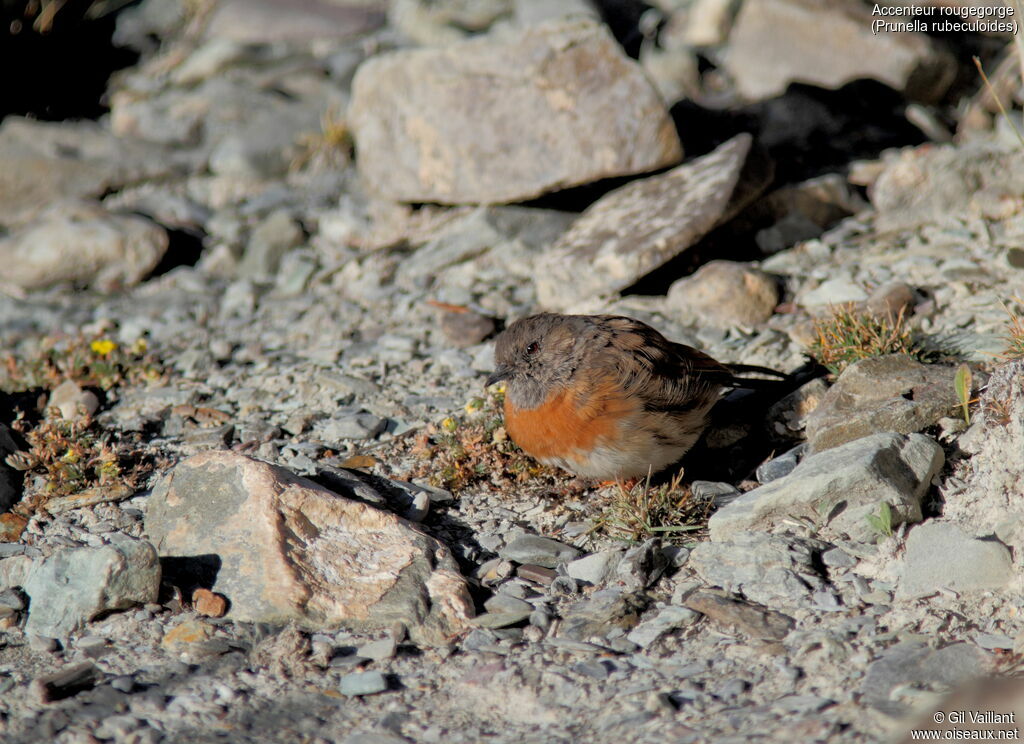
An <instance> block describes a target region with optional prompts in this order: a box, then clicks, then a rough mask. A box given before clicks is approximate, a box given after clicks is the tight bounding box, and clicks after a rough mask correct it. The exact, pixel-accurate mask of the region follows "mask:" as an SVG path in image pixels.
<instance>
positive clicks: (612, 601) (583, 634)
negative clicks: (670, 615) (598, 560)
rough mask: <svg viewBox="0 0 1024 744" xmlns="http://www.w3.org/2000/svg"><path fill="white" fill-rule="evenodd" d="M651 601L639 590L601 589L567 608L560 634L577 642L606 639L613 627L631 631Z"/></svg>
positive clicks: (559, 630)
mask: <svg viewBox="0 0 1024 744" xmlns="http://www.w3.org/2000/svg"><path fill="white" fill-rule="evenodd" d="M646 604H647V600H646V599H645V598H644V596H643V595H642V594H640V593H637V592H624V591H622V590H621V589H601V590H599V591H596V592H594V593H593V594H591V595H590V597H589V598H587V599H582V600H580V601H578V602H576V603H575V604H573V605H572V606H570V607H569V609H568V610H566V611H565V613H564V617H563V619H562V624H561V625H560V626H559V629H558V635H559V637H561V638H568V639H571V640H575V641H586V640H588V639H590V638H603V637H605V636H606V635H607V634H608V633H610V632H611V631H613V630H616V629H620V630H631V629H632V628H633V627H634V626H635V625H636V624H637V623H638V622H639V620H640V613H642V612H643V610H644V607H645V606H646Z"/></svg>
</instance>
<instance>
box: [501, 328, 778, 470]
mask: <svg viewBox="0 0 1024 744" xmlns="http://www.w3.org/2000/svg"><path fill="white" fill-rule="evenodd" d="M494 357H495V369H494V372H493V373H492V374H491V375H490V376H489V377H488V378H487V381H486V385H487V386H488V387H490V386H491V385H494V384H496V383H498V382H502V381H504V382H505V402H504V417H505V429H506V431H507V432H508V435H509V436H510V437H511V438H512V441H514V442H515V443H516V444H517V445H518V446H519V447H520V449H522V450H523V451H524V452H526V453H527V454H528V455H530V456H531V457H533V458H535V459H536V460H538V461H540V462H542V463H544V464H546V465H554V466H556V467H559V468H562V469H563V470H567V471H569V472H570V473H572V474H574V475H576V476H581V477H585V478H596V479H600V480H603V481H613V480H628V479H634V478H642V477H644V476H649V475H650V474H651V473H658V472H659V471H661V470H663V469H665V468H666V467H667V466H669V465H671V464H673V463H675V462H677V461H678V460H679V459H680V458H681V457H682V456H683V455H684V454H686V452H687V451H688V450H689V449H690V448H691V447H692V446H693V445H694V443H696V441H697V440H698V439H699V438H700V435H701V433H702V432H703V431H704V429H705V427H706V426H707V424H708V416H709V413H710V411H711V408H712V407H713V406H714V405H715V403H716V402H717V401H718V400H719V398H720V397H721V395H722V393H723V392H724V391H725V390H727V389H729V388H737V387H750V388H755V389H756V388H760V387H764V386H766V385H777V384H778V383H780V382H785V381H786V380H788V379H789V375H786V374H785V373H782V372H778V371H776V370H771V369H767V368H764V367H755V366H751V365H726V364H722V363H721V362H718V361H716V360H715V359H713V358H712V357H710V356H708V355H707V354H705V353H704V352H702V351H699V350H697V349H694V348H693V347H690V346H686V345H684V344H679V343H674V342H672V341H669V340H668V339H667V338H665V336H663V335H662V334H661V333H659V332H658V331H657V330H655V329H654V328H652V327H651V326H649V325H647V324H646V323H643V322H642V321H639V320H635V319H633V318H628V317H625V316H621V315H561V314H556V313H540V314H537V315H531V316H529V317H525V318H521V319H519V320H516V321H515V322H513V323H511V324H510V325H509V326H508V327H507V328H506V329H505V330H504V331H503V332H502V333H501V335H499V336H498V338H497V340H496V342H495V352H494ZM742 373H757V374H762V375H768V376H770V377H773V378H779V379H768V380H766V379H760V378H754V379H747V378H742V377H740V376H739V375H740V374H742Z"/></svg>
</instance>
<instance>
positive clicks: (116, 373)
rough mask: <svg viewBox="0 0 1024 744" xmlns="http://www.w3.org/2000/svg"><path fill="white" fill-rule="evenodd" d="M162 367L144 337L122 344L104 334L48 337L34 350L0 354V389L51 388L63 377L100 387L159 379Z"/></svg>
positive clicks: (107, 387) (109, 387) (10, 391)
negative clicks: (21, 354) (25, 353)
mask: <svg viewBox="0 0 1024 744" xmlns="http://www.w3.org/2000/svg"><path fill="white" fill-rule="evenodd" d="M161 375H162V369H161V367H160V365H159V364H158V362H157V360H156V358H155V357H154V356H153V355H152V354H150V353H149V349H148V347H147V345H146V342H145V340H143V339H139V340H138V341H136V342H135V343H134V344H132V345H130V346H124V345H121V344H118V343H116V342H114V341H112V340H111V339H109V338H105V337H103V336H99V337H93V338H88V337H85V336H72V337H61V338H47V339H44V340H43V341H42V343H41V344H40V346H39V348H38V349H37V350H36V351H35V353H34V354H32V355H30V356H29V357H27V358H19V357H17V356H15V355H13V354H8V355H7V356H5V357H3V358H0V391H3V392H5V393H18V392H25V391H27V390H34V389H38V388H42V389H46V390H52V389H53V388H55V387H57V385H59V384H60V383H61V382H63V381H64V380H74V381H75V382H76V383H77V384H78V385H80V386H83V387H98V388H102V389H103V390H110V389H111V388H113V387H115V386H117V385H120V384H122V383H124V382H132V383H140V382H152V381H156V380H159V379H160V377H161Z"/></svg>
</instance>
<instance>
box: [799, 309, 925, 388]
mask: <svg viewBox="0 0 1024 744" xmlns="http://www.w3.org/2000/svg"><path fill="white" fill-rule="evenodd" d="M814 333H815V336H816V338H815V340H814V343H813V344H811V347H810V349H809V352H810V354H811V356H813V357H814V358H815V359H817V360H818V361H819V362H820V363H821V364H822V366H824V367H825V368H826V369H828V370H829V371H830V372H832V373H833V374H839V373H841V372H842V371H843V370H844V369H846V368H847V367H848V366H850V365H851V364H853V363H854V362H859V361H860V360H861V359H869V358H871V357H877V356H885V355H886V354H909V355H910V356H913V357H916V358H920V357H921V356H922V354H923V353H924V352H923V350H922V349H921V347H920V346H918V344H917V343H916V342H915V341H914V338H913V335H912V333H911V331H910V328H909V327H908V325H907V323H906V321H905V319H904V317H903V311H902V310H901V311H900V312H899V313H898V314H896V315H895V316H878V315H874V314H872V313H868V312H865V311H859V310H856V309H855V308H854V307H852V306H849V305H839V306H836V307H834V308H833V309H832V313H831V314H830V315H829V316H828V317H826V318H823V319H821V320H817V321H815V323H814Z"/></svg>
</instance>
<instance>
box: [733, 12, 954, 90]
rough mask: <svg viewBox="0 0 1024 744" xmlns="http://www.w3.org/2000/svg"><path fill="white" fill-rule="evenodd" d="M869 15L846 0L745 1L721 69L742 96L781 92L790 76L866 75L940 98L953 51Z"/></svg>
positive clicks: (839, 78) (837, 79)
mask: <svg viewBox="0 0 1024 744" xmlns="http://www.w3.org/2000/svg"><path fill="white" fill-rule="evenodd" d="M869 7H870V6H869ZM874 20H879V18H878V17H877V16H876V17H872V16H871V13H870V10H869V8H866V7H865V6H863V5H861V4H860V3H858V2H854V1H852V0H846V1H844V2H832V1H830V0H761V1H760V2H756V3H745V4H744V5H743V9H742V10H741V11H740V14H739V17H738V18H737V19H736V25H735V27H734V28H733V31H732V34H731V35H730V37H729V52H728V56H727V58H726V68H727V69H728V71H729V73H730V74H731V75H732V77H733V79H734V80H735V81H736V87H737V89H738V90H739V92H740V94H741V95H743V96H745V97H747V98H754V99H761V98H771V97H773V96H778V95H781V94H783V93H785V92H786V88H787V87H788V86H789V84H790V83H809V84H811V85H816V86H819V87H823V88H830V89H837V88H840V87H842V86H843V85H845V84H846V83H849V82H852V81H854V80H860V79H862V78H868V79H872V80H878V81H879V82H882V83H885V84H886V85H888V86H889V87H890V88H894V89H896V90H899V91H903V92H904V93H906V95H907V96H908V97H910V98H914V99H918V100H925V101H935V100H937V99H939V98H940V97H941V96H942V94H943V93H945V91H946V89H947V88H948V87H949V85H950V83H952V82H953V78H954V76H955V74H956V67H955V63H954V61H953V59H952V57H951V56H950V55H949V54H948V53H947V52H945V51H943V50H942V49H941V48H940V47H939V46H937V45H936V44H934V43H933V42H932V41H931V40H930V39H929V38H928V37H927V36H926V35H925V34H917V33H896V32H882V31H879V32H878V33H874V32H873V31H872V26H871V23H872V21H874ZM885 20H906V18H886V19H885Z"/></svg>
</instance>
